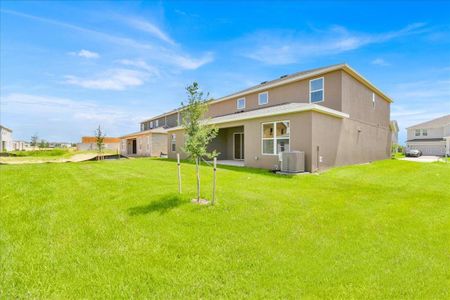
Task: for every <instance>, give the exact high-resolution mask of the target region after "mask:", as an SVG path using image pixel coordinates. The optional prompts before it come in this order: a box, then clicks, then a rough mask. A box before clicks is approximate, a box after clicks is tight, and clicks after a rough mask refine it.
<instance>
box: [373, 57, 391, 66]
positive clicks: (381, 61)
mask: <svg viewBox="0 0 450 300" xmlns="http://www.w3.org/2000/svg"><path fill="white" fill-rule="evenodd" d="M370 63H371V64H372V65H377V66H390V65H391V64H390V63H388V62H387V61H385V60H384V59H382V58H375V59H374V60H372V61H371V62H370Z"/></svg>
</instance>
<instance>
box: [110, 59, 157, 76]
mask: <svg viewBox="0 0 450 300" xmlns="http://www.w3.org/2000/svg"><path fill="white" fill-rule="evenodd" d="M116 62H117V63H119V64H121V65H124V66H130V67H135V68H138V69H142V70H144V71H146V72H148V73H150V74H151V75H154V76H159V75H160V74H159V70H158V68H156V67H154V66H151V65H149V64H148V63H147V62H145V61H144V60H142V59H119V60H117V61H116Z"/></svg>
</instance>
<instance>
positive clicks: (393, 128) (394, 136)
mask: <svg viewBox="0 0 450 300" xmlns="http://www.w3.org/2000/svg"><path fill="white" fill-rule="evenodd" d="M390 128H391V133H392V135H391V143H392V145H398V132H399V127H398V123H397V121H395V120H392V121H391V123H390Z"/></svg>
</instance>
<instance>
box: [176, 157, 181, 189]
mask: <svg viewBox="0 0 450 300" xmlns="http://www.w3.org/2000/svg"><path fill="white" fill-rule="evenodd" d="M177 166H178V193H180V194H181V164H180V153H177Z"/></svg>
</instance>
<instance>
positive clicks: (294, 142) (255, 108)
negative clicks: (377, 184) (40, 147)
mask: <svg viewBox="0 0 450 300" xmlns="http://www.w3.org/2000/svg"><path fill="white" fill-rule="evenodd" d="M391 103H392V100H391V99H390V98H389V97H388V96H386V95H385V94H384V93H383V92H381V91H380V90H379V89H378V88H377V87H375V86H374V85H373V84H371V83H370V82H369V81H368V80H367V79H365V78H364V77H362V76H361V75H360V74H358V73H357V72H356V71H355V70H353V69H352V68H351V67H350V66H348V65H347V64H339V65H333V66H328V67H323V68H318V69H313V70H308V71H304V72H299V73H295V74H292V75H284V76H281V77H280V78H279V79H275V80H272V81H268V82H262V83H261V84H259V85H257V86H254V87H251V88H248V89H245V90H242V91H239V92H236V93H233V94H231V95H228V96H225V97H222V98H219V99H216V100H213V101H211V102H210V103H209V104H210V105H209V109H208V112H207V114H206V116H205V117H207V118H209V121H208V122H209V123H210V124H214V125H215V126H216V127H217V128H219V132H218V136H217V137H216V138H215V139H214V140H213V141H212V142H211V144H210V146H209V148H210V150H213V149H215V150H216V151H218V152H220V155H219V157H218V159H219V160H237V161H241V163H242V164H243V165H245V166H248V167H256V168H267V169H278V168H279V154H280V153H281V152H283V151H294V150H298V151H303V152H304V153H305V159H306V162H305V166H306V170H307V171H317V170H318V169H326V168H329V167H332V166H339V165H349V164H358V163H365V162H370V161H374V160H380V159H386V158H389V157H390V149H391V137H392V133H391V129H390V104H391ZM161 123H163V124H164V125H161ZM155 126H156V127H159V126H164V128H166V130H167V132H168V150H169V151H168V156H169V158H175V157H176V153H180V154H181V156H182V157H186V155H185V154H184V153H183V152H182V150H181V147H182V146H183V144H184V140H185V136H184V130H183V128H182V126H181V116H180V110H174V111H171V112H169V113H166V114H163V115H161V116H158V117H155V118H152V119H149V120H146V121H144V122H142V123H141V129H142V130H147V129H148V128H150V129H151V128H154V127H155Z"/></svg>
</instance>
